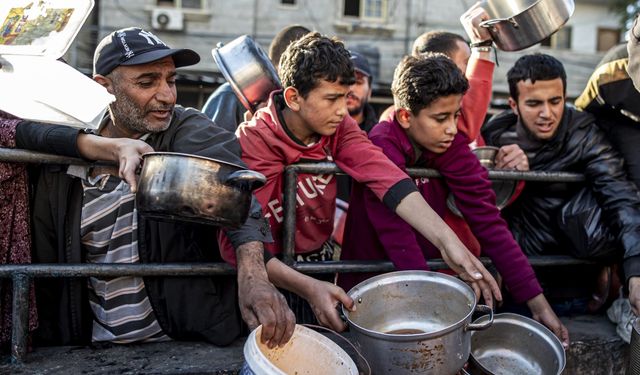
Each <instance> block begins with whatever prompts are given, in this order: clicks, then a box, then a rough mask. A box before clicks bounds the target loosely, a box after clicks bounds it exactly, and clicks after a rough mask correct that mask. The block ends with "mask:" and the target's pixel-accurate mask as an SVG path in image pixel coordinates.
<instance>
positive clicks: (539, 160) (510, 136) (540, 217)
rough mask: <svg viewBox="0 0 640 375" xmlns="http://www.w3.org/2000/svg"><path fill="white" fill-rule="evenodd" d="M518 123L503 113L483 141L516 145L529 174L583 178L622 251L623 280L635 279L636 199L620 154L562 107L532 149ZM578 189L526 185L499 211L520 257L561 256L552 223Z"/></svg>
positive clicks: (639, 265)
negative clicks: (547, 134)
mask: <svg viewBox="0 0 640 375" xmlns="http://www.w3.org/2000/svg"><path fill="white" fill-rule="evenodd" d="M517 123H518V117H517V116H516V115H515V114H514V113H513V112H512V111H510V110H509V111H505V112H503V113H501V114H499V115H497V116H495V117H494V118H492V119H491V120H490V121H489V122H488V123H487V124H486V125H485V127H484V128H483V130H482V136H483V137H484V139H485V141H486V143H487V145H492V146H498V147H500V146H503V145H507V144H513V143H518V144H519V145H520V147H521V148H522V149H523V150H525V152H526V153H527V156H528V157H529V166H530V169H531V170H533V171H547V172H549V171H562V172H576V173H584V175H585V177H586V181H587V184H588V186H589V187H590V188H591V191H592V192H593V194H594V196H595V198H596V200H597V201H598V203H599V204H600V206H601V207H602V208H603V221H604V222H605V223H607V224H608V225H609V229H610V230H611V232H612V233H613V234H614V235H615V236H616V237H617V239H618V241H619V243H620V247H621V248H622V249H623V250H624V259H625V262H624V268H625V274H626V277H627V278H628V277H630V276H634V275H640V194H639V193H638V189H637V188H636V187H635V185H634V184H633V183H632V182H630V181H629V180H628V179H627V176H626V174H625V172H624V165H623V160H622V158H621V156H620V154H618V153H617V152H616V151H615V150H614V149H613V148H612V146H611V144H610V142H609V141H608V140H607V138H606V137H605V135H604V133H602V131H601V130H600V129H599V128H598V127H597V126H595V123H594V118H593V116H592V115H590V114H588V113H584V112H579V111H577V110H575V109H573V108H569V107H565V111H564V115H563V118H562V121H561V124H560V127H559V128H558V132H557V134H556V135H555V136H554V137H553V138H552V139H551V140H549V141H547V142H541V143H538V144H537V145H535V146H532V144H535V143H536V142H535V141H534V142H532V140H531V138H530V136H529V135H528V134H527V132H526V130H523V128H522V127H520V129H519V130H517V128H518V126H517ZM527 138H528V139H527ZM580 188H581V186H580V184H576V183H550V182H528V183H527V185H526V186H525V189H524V191H523V192H522V194H521V195H520V196H519V198H518V199H517V200H516V202H514V204H513V205H511V206H510V207H509V208H507V209H505V210H504V211H503V214H504V215H505V218H506V219H507V221H508V222H509V226H510V228H511V231H512V232H513V234H514V237H515V238H516V240H517V241H518V243H519V244H520V246H521V247H522V249H523V250H524V251H525V253H527V254H529V255H531V254H550V253H566V251H564V250H566V246H568V245H567V244H568V242H567V241H566V238H564V234H563V233H561V232H560V231H559V230H558V227H557V225H556V218H557V215H558V212H559V210H560V209H561V208H562V206H563V205H564V204H565V203H566V201H567V200H568V199H569V198H571V197H572V196H573V195H574V194H575V193H576V192H577V191H578V190H579V189H580Z"/></svg>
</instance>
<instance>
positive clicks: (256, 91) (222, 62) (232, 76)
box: [211, 35, 282, 113]
mask: <svg viewBox="0 0 640 375" xmlns="http://www.w3.org/2000/svg"><path fill="white" fill-rule="evenodd" d="M211 54H212V55H213V59H214V60H215V61H216V64H218V68H219V69H220V72H222V75H223V76H224V78H225V79H226V80H227V82H229V84H230V85H231V88H232V89H233V91H234V92H235V94H236V96H237V97H238V99H240V102H242V105H244V107H245V108H246V109H247V110H249V111H250V112H251V113H253V112H255V111H256V110H257V109H258V108H259V106H260V104H261V103H265V102H267V100H268V99H269V94H271V92H273V91H275V90H280V89H281V88H282V83H280V78H278V73H277V72H276V69H275V68H274V67H273V64H272V63H271V60H269V57H268V56H267V54H266V53H265V52H264V51H263V50H262V48H260V46H259V45H258V44H256V43H255V42H254V41H253V39H251V37H250V36H248V35H243V36H241V37H238V38H236V39H234V40H232V41H231V42H229V43H227V44H225V45H219V46H218V47H217V48H214V49H213V50H211Z"/></svg>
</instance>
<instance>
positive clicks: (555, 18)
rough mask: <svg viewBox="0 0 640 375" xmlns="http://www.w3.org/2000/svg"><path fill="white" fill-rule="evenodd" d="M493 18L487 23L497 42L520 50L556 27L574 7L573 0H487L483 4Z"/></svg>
mask: <svg viewBox="0 0 640 375" xmlns="http://www.w3.org/2000/svg"><path fill="white" fill-rule="evenodd" d="M483 5H484V7H485V9H486V11H487V13H488V14H489V16H490V17H492V19H490V20H488V21H484V22H482V23H480V26H482V27H486V28H487V29H488V30H489V33H490V34H491V38H492V39H493V41H494V42H495V44H496V46H497V47H498V48H499V49H501V50H503V51H519V50H522V49H525V48H528V47H531V46H532V45H534V44H536V43H540V42H541V41H542V40H544V39H546V38H548V37H549V36H550V35H551V34H553V33H555V32H556V31H558V30H559V29H560V28H561V27H562V25H564V24H565V23H566V22H567V21H568V20H569V18H570V17H571V15H572V14H573V11H574V9H575V4H574V1H573V0H487V2H486V3H484V4H483Z"/></svg>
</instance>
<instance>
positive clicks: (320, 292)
mask: <svg viewBox="0 0 640 375" xmlns="http://www.w3.org/2000/svg"><path fill="white" fill-rule="evenodd" d="M267 273H268V274H269V280H270V281H271V282H272V283H274V284H275V285H276V286H278V287H280V288H284V289H287V290H289V291H291V292H293V293H296V294H297V295H299V296H301V297H302V298H304V299H306V300H307V301H308V302H309V305H311V308H312V309H313V312H314V314H315V315H316V318H317V319H318V322H320V324H322V325H323V326H325V327H329V328H331V329H333V330H334V331H338V332H341V331H344V330H345V329H346V328H347V326H346V324H345V323H344V322H343V321H342V319H340V316H339V314H338V310H337V309H336V307H337V306H338V304H340V303H341V304H343V305H344V306H345V307H346V308H347V309H349V310H350V311H355V303H354V302H353V299H351V297H349V296H348V295H347V294H346V293H345V292H344V290H342V288H340V287H339V286H336V285H333V284H331V283H328V282H326V281H320V280H317V279H314V278H312V277H309V276H307V275H305V274H302V273H300V272H298V271H296V270H294V269H292V268H290V267H288V266H287V265H286V264H284V263H282V262H281V261H279V260H278V259H276V258H272V259H270V260H269V261H268V262H267Z"/></svg>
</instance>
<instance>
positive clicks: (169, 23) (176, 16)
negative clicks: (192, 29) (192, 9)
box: [151, 8, 184, 30]
mask: <svg viewBox="0 0 640 375" xmlns="http://www.w3.org/2000/svg"><path fill="white" fill-rule="evenodd" d="M151 27H153V28H154V29H155V30H183V29H184V15H183V14H182V10H180V9H172V8H156V9H153V10H152V11H151Z"/></svg>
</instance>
